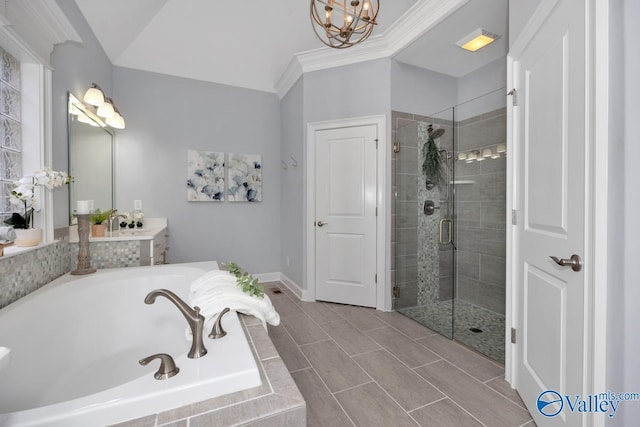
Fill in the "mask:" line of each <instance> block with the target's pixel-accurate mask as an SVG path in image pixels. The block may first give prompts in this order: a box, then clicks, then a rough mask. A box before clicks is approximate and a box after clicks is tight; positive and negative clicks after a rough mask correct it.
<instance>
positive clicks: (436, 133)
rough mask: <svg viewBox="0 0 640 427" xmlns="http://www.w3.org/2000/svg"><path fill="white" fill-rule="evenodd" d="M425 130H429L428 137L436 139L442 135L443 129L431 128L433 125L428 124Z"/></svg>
mask: <svg viewBox="0 0 640 427" xmlns="http://www.w3.org/2000/svg"><path fill="white" fill-rule="evenodd" d="M427 132H429V137H431V138H433V139H437V138H440V137H441V136H442V135H444V129H435V130H434V129H433V126H429V128H428V129H427Z"/></svg>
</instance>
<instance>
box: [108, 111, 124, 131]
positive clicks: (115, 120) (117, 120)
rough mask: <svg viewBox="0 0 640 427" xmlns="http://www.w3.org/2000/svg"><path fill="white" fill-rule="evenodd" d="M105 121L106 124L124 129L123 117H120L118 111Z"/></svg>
mask: <svg viewBox="0 0 640 427" xmlns="http://www.w3.org/2000/svg"><path fill="white" fill-rule="evenodd" d="M106 121H107V124H108V125H109V126H111V127H112V128H114V129H124V117H122V116H121V115H120V113H118V112H116V114H115V115H114V116H113V117H111V118H109V119H107V120H106Z"/></svg>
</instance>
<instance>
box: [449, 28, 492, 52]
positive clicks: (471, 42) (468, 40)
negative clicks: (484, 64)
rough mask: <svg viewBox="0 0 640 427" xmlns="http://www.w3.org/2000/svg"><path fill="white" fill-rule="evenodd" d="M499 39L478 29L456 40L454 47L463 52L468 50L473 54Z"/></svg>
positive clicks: (482, 29)
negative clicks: (461, 49) (456, 46)
mask: <svg viewBox="0 0 640 427" xmlns="http://www.w3.org/2000/svg"><path fill="white" fill-rule="evenodd" d="M499 38H500V36H499V35H497V34H494V33H491V32H489V31H487V30H485V29H484V28H478V29H477V30H475V31H473V32H471V33H469V34H467V35H466V36H464V37H463V38H461V39H460V40H458V41H457V42H456V45H458V46H460V47H461V48H463V49H464V50H468V51H469V52H475V51H476V50H478V49H482V48H483V47H485V46H487V45H488V44H491V43H493V42H494V41H496V40H497V39H499Z"/></svg>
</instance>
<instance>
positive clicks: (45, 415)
mask: <svg viewBox="0 0 640 427" xmlns="http://www.w3.org/2000/svg"><path fill="white" fill-rule="evenodd" d="M217 268H218V266H217V264H216V263H215V262H208V263H193V264H177V265H163V266H156V267H134V268H123V269H113V270H99V271H98V272H97V273H95V274H91V275H88V276H71V275H68V274H67V275H65V276H63V277H61V278H59V279H57V280H55V281H53V282H51V283H49V284H47V285H45V286H44V287H43V288H41V289H39V290H37V291H36V292H33V293H32V294H30V295H28V296H26V297H24V298H22V299H20V300H18V301H17V302H15V303H13V304H11V305H9V306H7V307H5V308H3V309H2V310H0V349H1V348H2V347H6V348H8V349H9V351H8V352H7V351H4V352H3V351H0V358H2V359H3V360H0V426H51V427H56V426H60V427H62V426H64V427H73V426H82V427H85V426H104V425H109V424H113V423H118V422H122V421H126V420H131V419H135V418H140V417H143V416H145V415H150V414H155V413H159V412H162V411H165V410H169V409H173V408H177V407H180V406H184V405H188V404H191V403H195V402H199V401H203V400H206V399H210V398H212V397H216V396H221V395H223V394H228V393H233V392H236V391H240V390H244V389H247V388H251V387H256V386H259V385H260V384H261V380H260V375H259V371H258V367H257V365H256V362H255V359H254V357H253V354H252V352H251V349H250V347H249V344H248V343H247V340H246V337H245V335H244V332H243V330H242V326H241V324H240V320H239V319H238V316H237V315H235V314H233V313H230V314H227V315H226V316H225V317H224V319H223V326H224V328H225V330H226V331H227V336H226V337H224V338H222V339H218V340H211V339H209V338H207V337H206V335H208V333H209V331H205V337H204V343H205V347H206V348H207V350H208V353H207V354H206V355H205V356H204V357H202V358H199V359H189V358H187V352H188V350H189V348H190V346H191V342H190V340H187V339H186V337H185V330H186V328H187V322H186V320H185V319H184V317H183V315H182V313H180V311H179V310H178V309H177V308H176V307H175V306H174V305H173V304H172V303H171V302H170V301H169V300H167V299H166V298H164V297H158V298H157V299H156V301H155V303H154V304H151V305H147V304H145V303H144V298H145V296H146V295H147V293H149V292H150V291H152V290H154V289H160V288H164V289H169V290H172V291H173V292H174V293H176V294H177V295H178V296H179V297H180V298H182V299H183V300H184V301H185V302H187V303H189V301H188V293H189V284H190V283H191V282H192V281H193V280H194V279H196V278H197V277H199V276H200V275H202V274H204V273H205V272H206V271H209V270H212V269H217ZM154 353H168V354H170V355H171V356H173V358H174V359H175V362H176V365H177V366H178V368H179V369H180V372H179V373H178V374H177V375H176V376H174V377H171V378H169V379H166V380H161V381H160V380H156V379H154V377H153V373H154V372H155V371H156V370H157V369H158V367H159V364H160V362H159V360H154V361H153V362H151V363H149V364H148V365H147V366H141V365H140V364H139V363H138V361H139V360H140V359H142V358H144V357H146V356H149V355H151V354H154ZM3 354H4V356H2V355H3Z"/></svg>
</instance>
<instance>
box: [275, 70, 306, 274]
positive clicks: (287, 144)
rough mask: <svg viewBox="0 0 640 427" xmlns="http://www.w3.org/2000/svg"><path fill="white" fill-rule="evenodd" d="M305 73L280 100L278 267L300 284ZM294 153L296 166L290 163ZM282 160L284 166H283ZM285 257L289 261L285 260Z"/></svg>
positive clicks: (302, 230)
mask: <svg viewBox="0 0 640 427" xmlns="http://www.w3.org/2000/svg"><path fill="white" fill-rule="evenodd" d="M303 89H304V76H302V77H301V78H300V79H298V81H297V82H296V84H295V85H294V86H293V87H292V88H291V89H290V90H289V92H288V93H287V94H286V95H285V97H284V98H282V100H281V101H280V117H281V122H280V126H281V128H280V133H281V146H280V157H281V163H280V165H279V166H280V185H281V191H282V196H281V198H280V201H281V203H280V231H281V233H280V239H281V248H282V254H281V257H282V258H281V260H280V271H281V272H283V273H284V274H285V275H286V276H287V277H289V278H290V279H291V280H293V281H294V282H295V283H298V284H302V283H303V276H302V266H303V262H304V259H303V257H302V253H303V251H302V236H303V233H304V228H303V222H302V213H303V212H304V209H305V207H304V204H303V193H304V188H303V183H304V174H303V172H304V167H303V163H304V158H303V151H304V145H305V139H304V134H305V124H304V120H303V109H302V105H303V101H304V93H303ZM291 157H293V158H294V159H295V160H296V162H297V164H298V166H297V167H295V166H293V160H292V159H291ZM282 162H285V164H286V169H283V166H282ZM287 259H288V260H289V262H288V263H287Z"/></svg>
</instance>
